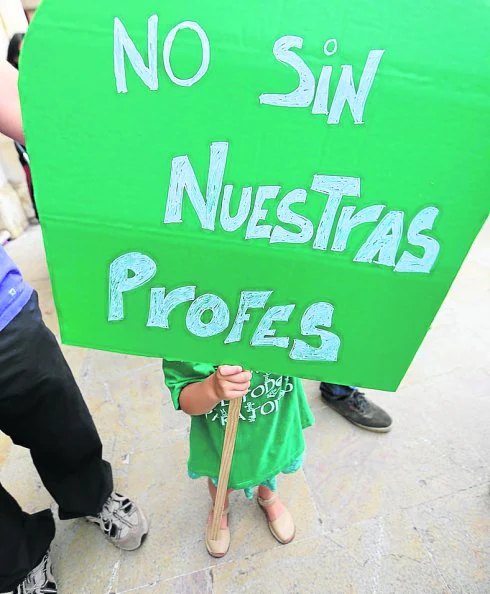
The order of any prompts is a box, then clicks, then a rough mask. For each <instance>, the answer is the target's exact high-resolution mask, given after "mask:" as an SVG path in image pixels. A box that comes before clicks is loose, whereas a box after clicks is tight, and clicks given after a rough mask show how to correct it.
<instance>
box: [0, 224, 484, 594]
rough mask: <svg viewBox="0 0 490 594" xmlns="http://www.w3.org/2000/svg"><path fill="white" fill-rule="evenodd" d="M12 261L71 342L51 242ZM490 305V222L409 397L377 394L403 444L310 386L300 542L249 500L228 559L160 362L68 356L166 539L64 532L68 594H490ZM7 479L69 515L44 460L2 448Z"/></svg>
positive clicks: (26, 498) (29, 239) (237, 502)
mask: <svg viewBox="0 0 490 594" xmlns="http://www.w3.org/2000/svg"><path fill="white" fill-rule="evenodd" d="M9 251H10V253H11V255H12V256H13V257H14V258H15V259H16V261H17V262H18V263H19V265H20V266H21V268H22V269H23V271H24V273H25V275H26V277H27V278H28V280H29V281H30V282H31V283H32V284H33V286H34V287H35V288H36V289H37V290H38V291H39V293H40V301H41V305H42V309H43V312H44V316H45V320H46V323H47V324H48V325H49V326H50V327H51V328H52V329H53V330H54V331H55V332H57V320H56V313H55V309H54V305H53V299H52V295H51V287H50V282H49V278H48V272H47V268H46V264H45V260H44V253H43V248H42V241H41V232H40V229H39V228H33V229H31V230H30V231H29V232H28V233H26V234H25V235H23V236H22V237H21V238H20V239H18V240H17V241H15V242H14V243H12V244H11V245H10V247H9ZM489 303H490V224H488V223H487V225H486V227H485V229H484V230H483V232H482V233H481V234H480V237H479V238H478V240H477V242H476V243H475V246H474V248H473V250H472V252H471V254H470V256H469V257H468V259H467V262H466V264H465V265H464V267H463V270H462V271H461V273H460V275H459V277H458V279H457V280H456V282H455V283H454V286H453V288H452V289H451V292H450V295H449V297H448V299H447V301H446V303H445V305H444V306H443V308H442V310H441V312H440V313H439V315H438V317H437V319H436V321H435V323H434V325H433V328H432V330H431V331H430V332H429V335H428V337H427V339H426V341H425V342H424V344H423V346H422V348H421V349H420V352H419V353H418V355H417V357H416V360H415V362H414V363H413V365H412V367H411V369H410V371H409V373H408V375H407V377H406V378H405V380H404V382H403V384H402V387H401V388H400V389H399V390H398V392H397V393H396V394H389V393H383V392H375V391H370V394H369V395H370V396H372V398H373V400H375V401H376V402H377V403H378V404H381V405H382V406H383V407H385V408H386V409H387V410H388V411H389V412H390V413H391V414H392V416H393V418H394V428H393V431H392V432H391V433H390V434H388V435H376V434H370V433H367V432H364V431H362V430H361V429H357V428H355V427H353V426H351V425H350V424H348V423H347V422H346V421H344V420H343V419H342V418H340V417H338V416H336V414H335V413H334V412H332V411H331V410H330V409H328V408H326V407H325V406H324V405H323V404H322V402H321V400H320V398H319V396H318V389H317V384H316V383H315V382H310V381H307V382H305V384H306V388H307V391H308V395H309V398H310V401H311V406H312V408H313V410H314V413H315V416H316V426H315V427H314V428H312V429H309V430H308V431H307V442H308V452H307V457H306V464H305V467H304V471H302V472H299V473H297V474H296V475H293V476H288V477H285V478H284V480H281V481H280V485H281V490H282V493H283V495H284V499H285V501H286V502H288V503H289V507H290V509H291V510H292V512H293V514H294V516H295V519H296V522H297V538H296V540H295V541H294V543H292V544H290V545H288V546H281V545H278V544H276V542H275V541H274V540H273V539H272V537H271V536H270V534H269V532H268V530H267V527H266V525H265V522H264V517H263V514H262V513H261V512H260V510H259V509H258V506H257V504H256V503H250V502H248V501H246V500H245V498H244V497H243V496H242V495H241V494H234V496H233V497H232V515H231V530H232V546H231V549H230V552H229V554H228V555H227V556H226V557H225V558H224V559H223V560H220V561H216V560H213V559H212V558H211V557H209V556H208V554H207V552H206V550H205V546H204V542H203V532H204V531H203V526H204V523H205V518H206V514H207V511H208V499H207V495H206V488H205V484H204V483H203V481H191V480H190V479H187V478H186V472H185V463H186V457H187V431H188V429H187V428H188V419H187V418H186V416H185V415H184V414H183V413H180V414H179V413H177V412H175V411H174V410H173V408H172V405H171V403H170V398H169V395H168V393H167V392H166V389H165V388H164V387H163V386H162V377H161V371H160V364H159V362H158V361H155V360H151V359H144V358H138V357H130V356H123V355H116V354H110V353H103V352H97V351H89V350H84V349H79V348H72V347H64V348H63V350H64V352H65V355H66V357H67V359H68V361H69V363H70V365H71V367H72V369H73V372H74V374H75V376H76V377H77V379H78V380H79V382H80V386H81V388H82V391H83V392H84V394H85V397H86V399H87V401H88V404H89V407H90V409H91V411H92V413H93V415H94V417H95V421H96V424H97V426H98V428H99V431H100V434H101V436H102V438H103V442H104V454H105V457H106V458H107V459H109V460H111V461H112V463H113V466H114V475H115V481H116V486H117V488H118V489H119V490H121V491H122V492H124V493H127V494H129V495H131V496H132V497H134V498H135V499H137V501H138V502H140V503H141V504H142V505H143V506H144V508H145V510H146V511H147V513H148V515H149V517H150V520H151V533H150V535H149V537H148V539H147V541H146V543H145V544H144V546H143V547H142V548H141V549H140V550H139V551H137V552H135V553H125V552H121V551H118V550H116V549H115V548H114V547H112V546H111V545H110V544H108V543H107V542H106V541H104V539H103V538H102V536H101V535H100V534H99V533H98V532H97V530H96V529H95V528H94V527H93V526H90V525H88V524H87V523H85V522H84V521H82V520H76V521H70V522H58V533H57V538H56V540H55V543H54V545H53V559H54V564H55V571H56V574H57V576H58V579H59V585H60V592H61V593H62V594H110V593H115V592H117V593H118V594H123V593H128V592H135V593H137V594H164V593H167V592H168V593H180V594H182V593H199V594H210V593H215V594H228V593H235V592H253V593H254V594H262V593H266V592H267V593H272V594H275V593H287V594H308V593H315V594H316V593H322V594H330V593H334V594H344V593H351V592H355V593H357V594H368V593H373V594H374V593H376V594H385V593H386V594H388V593H396V594H409V593H414V594H415V593H416V594H426V593H427V594H432V593H443V592H444V593H449V592H451V593H456V592H457V593H460V592H461V593H463V592H464V593H475V594H476V593H482V594H488V593H490V494H489V483H488V478H489V477H488V465H489V460H490V456H489V450H490V321H489V318H490V316H489ZM414 307H416V304H414ZM0 471H1V480H2V483H4V485H5V486H6V487H7V488H8V489H9V490H10V491H11V493H12V494H13V495H14V496H15V497H17V498H18V500H19V501H20V502H21V504H22V505H23V506H24V507H25V509H26V510H27V511H36V510H39V509H42V508H43V507H46V506H50V505H51V506H53V504H52V501H51V499H50V497H49V495H48V494H47V493H46V491H45V489H44V487H43V486H42V484H41V482H40V481H39V478H38V476H37V474H36V472H35V470H34V468H33V466H32V463H31V461H30V458H29V455H28V452H27V451H25V450H23V449H22V448H19V447H16V446H13V445H12V443H11V442H10V440H9V439H8V438H7V437H6V436H4V435H2V434H0ZM54 507H55V506H53V509H54Z"/></svg>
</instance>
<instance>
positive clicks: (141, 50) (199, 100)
mask: <svg viewBox="0 0 490 594" xmlns="http://www.w3.org/2000/svg"><path fill="white" fill-rule="evenodd" d="M489 15H490V7H489V6H488V3H486V2H484V1H474V0H471V1H468V2H465V3H462V2H459V1H458V2H456V1H455V0H449V1H448V0H434V1H432V2H430V3H429V2H422V3H415V4H414V3H413V2H408V1H399V2H395V3H394V2H392V1H388V0H377V1H374V0H373V1H362V2H361V1H360V0H353V1H352V2H349V3H347V4H346V3H345V2H343V1H341V0H332V1H331V2H328V3H325V2H319V1H313V2H302V1H300V0H290V1H288V2H284V1H278V0H271V1H269V2H262V1H259V0H249V1H248V2H245V3H222V2H218V1H215V0H206V1H203V0H199V1H198V0H181V1H179V2H171V1H170V0H168V1H165V2H164V1H159V2H154V1H151V2H150V1H149V0H140V1H138V2H132V1H129V0H127V1H122V0H104V2H100V0H85V1H84V2H83V3H69V2H66V1H65V0H43V3H42V5H41V7H40V9H39V10H38V13H37V14H36V17H35V19H34V22H33V23H32V25H31V28H30V30H29V33H28V35H27V38H26V41H25V46H24V49H23V56H22V62H21V67H20V71H21V95H22V101H23V110H24V118H25V129H26V137H27V143H28V150H29V153H30V157H31V163H32V169H33V177H34V185H35V189H36V197H37V201H38V204H39V211H40V218H41V222H42V227H43V233H44V239H45V244H46V250H47V256H48V263H49V269H50V273H51V278H52V282H53V290H54V296H55V301H56V306H57V309H58V313H59V318H60V323H61V333H62V339H63V341H64V342H65V343H67V344H73V345H82V346H86V347H93V348H97V349H106V350H111V351H119V352H125V353H134V354H139V355H148V356H165V357H168V358H174V359H183V360H194V361H203V362H211V363H237V364H241V365H243V366H244V367H246V368H251V369H259V370H264V371H270V372H275V373H283V374H290V375H295V376H299V377H306V378H312V379H323V380H326V381H331V382H338V383H344V384H351V385H362V386H365V387H373V388H380V389H386V390H395V389H396V388H397V386H398V385H399V382H400V381H401V379H402V378H403V375H404V374H405V372H406V370H407V368H408V366H409V364H410V362H411V360H412V358H413V357H414V355H415V353H416V351H417V349H418V347H419V346H420V344H421V342H422V340H423V338H424V335H425V334H426V332H427V331H428V329H429V327H430V324H431V322H432V320H433V318H434V316H435V314H436V312H437V310H438V308H439V307H440V305H441V303H442V301H443V299H444V297H445V295H446V293H447V291H448V289H449V287H450V285H451V283H452V281H453V279H454V277H455V275H456V273H457V271H458V269H459V267H460V266H461V264H462V262H463V259H464V257H465V256H466V254H467V252H468V250H469V248H470V246H471V244H472V242H473V240H474V239H475V237H476V235H477V233H478V231H479V230H480V228H481V226H482V224H483V222H484V221H485V218H486V216H487V213H488V204H489V200H488V187H489V181H490V175H489V157H490V134H489V132H490V130H489V128H490V126H489V125H490V101H489V97H490V69H489V66H488V55H489V54H490V36H489V35H488V30H489V24H490V19H489ZM230 202H231V206H230ZM349 229H350V230H349Z"/></svg>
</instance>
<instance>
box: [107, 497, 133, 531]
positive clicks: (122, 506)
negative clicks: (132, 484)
mask: <svg viewBox="0 0 490 594" xmlns="http://www.w3.org/2000/svg"><path fill="white" fill-rule="evenodd" d="M132 507H133V506H132V505H131V501H130V500H129V499H122V500H121V501H118V500H117V499H114V498H113V497H110V498H109V499H108V500H107V501H106V502H105V503H104V506H103V507H102V511H101V512H100V513H99V518H100V519H101V520H102V523H103V529H104V532H105V533H106V534H107V535H108V536H110V537H112V538H117V537H118V536H119V535H120V534H121V532H122V530H123V527H124V526H127V527H128V528H132V527H133V525H132V524H131V522H130V521H129V519H128V515H129V514H130V513H131V511H132Z"/></svg>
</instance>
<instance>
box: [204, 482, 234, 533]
mask: <svg viewBox="0 0 490 594" xmlns="http://www.w3.org/2000/svg"><path fill="white" fill-rule="evenodd" d="M208 489H209V494H210V495H211V499H212V500H213V506H214V502H215V500H216V493H217V492H218V489H217V488H216V487H215V486H214V484H213V481H212V480H211V479H210V478H208ZM231 491H233V489H228V491H227V492H226V499H225V508H224V509H226V508H227V507H228V506H229V505H230V501H229V497H228V496H229V494H230V493H231ZM212 521H213V511H212V510H211V512H209V518H208V524H209V525H211V522H212ZM227 526H228V516H227V515H223V516H222V517H221V524H220V528H226V527H227Z"/></svg>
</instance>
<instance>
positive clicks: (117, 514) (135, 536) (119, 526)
mask: <svg viewBox="0 0 490 594" xmlns="http://www.w3.org/2000/svg"><path fill="white" fill-rule="evenodd" d="M87 520H88V521H89V522H93V523H94V524H97V525H98V526H99V528H100V529H101V530H102V532H103V533H104V535H105V536H106V538H107V539H108V540H110V541H111V542H112V544H113V545H115V546H116V547H119V548H120V549H123V550H125V551H134V550H135V549H137V548H139V547H140V546H141V545H142V544H143V541H144V539H145V537H146V535H147V534H148V520H147V519H146V516H145V514H144V513H143V511H142V510H141V509H140V508H139V507H138V506H137V505H136V503H134V502H133V501H131V499H128V498H127V497H124V496H123V495H119V493H111V495H110V496H109V498H108V499H107V501H106V502H105V503H104V506H103V508H102V511H101V512H100V513H99V514H98V515H97V516H94V517H92V516H87Z"/></svg>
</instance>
